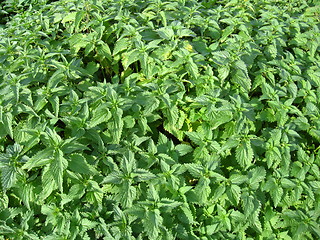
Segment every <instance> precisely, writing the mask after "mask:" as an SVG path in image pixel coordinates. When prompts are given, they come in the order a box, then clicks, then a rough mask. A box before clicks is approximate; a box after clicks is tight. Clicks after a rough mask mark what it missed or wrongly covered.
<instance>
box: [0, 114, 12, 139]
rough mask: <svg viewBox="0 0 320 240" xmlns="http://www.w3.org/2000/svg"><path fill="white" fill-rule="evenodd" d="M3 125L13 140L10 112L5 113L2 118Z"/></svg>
mask: <svg viewBox="0 0 320 240" xmlns="http://www.w3.org/2000/svg"><path fill="white" fill-rule="evenodd" d="M2 121H3V125H4V128H5V131H6V132H7V134H9V136H10V137H11V138H12V139H13V130H12V123H13V116H12V114H11V113H10V112H7V113H5V114H4V116H2Z"/></svg>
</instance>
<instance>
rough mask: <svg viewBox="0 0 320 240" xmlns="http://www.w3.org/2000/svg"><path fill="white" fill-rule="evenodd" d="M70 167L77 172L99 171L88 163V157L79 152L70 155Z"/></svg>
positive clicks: (89, 173) (93, 172)
mask: <svg viewBox="0 0 320 240" xmlns="http://www.w3.org/2000/svg"><path fill="white" fill-rule="evenodd" d="M68 168H69V169H70V170H72V171H74V172H76V173H82V174H88V175H93V174H95V173H97V171H96V170H95V169H94V168H93V167H92V166H90V165H89V164H88V163H87V161H86V159H85V158H84V157H83V156H82V155H81V154H77V153H74V154H72V155H70V161H69V163H68Z"/></svg>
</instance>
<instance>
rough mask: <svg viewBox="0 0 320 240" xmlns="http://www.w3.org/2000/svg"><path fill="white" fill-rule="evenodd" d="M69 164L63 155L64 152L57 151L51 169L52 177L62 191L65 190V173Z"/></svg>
mask: <svg viewBox="0 0 320 240" xmlns="http://www.w3.org/2000/svg"><path fill="white" fill-rule="evenodd" d="M67 166H68V161H67V159H65V158H64V157H63V153H62V152H61V151H59V152H56V153H55V154H54V158H53V159H52V161H51V164H50V171H51V173H52V178H53V179H54V181H55V182H56V184H57V186H58V188H59V190H60V191H61V192H63V186H62V183H63V174H64V171H65V169H66V168H67Z"/></svg>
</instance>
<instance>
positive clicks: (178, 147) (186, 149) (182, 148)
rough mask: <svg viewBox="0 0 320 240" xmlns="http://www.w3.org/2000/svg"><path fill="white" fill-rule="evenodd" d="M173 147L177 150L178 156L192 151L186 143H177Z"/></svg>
mask: <svg viewBox="0 0 320 240" xmlns="http://www.w3.org/2000/svg"><path fill="white" fill-rule="evenodd" d="M175 149H176V150H177V151H178V153H179V156H184V155H186V154H188V153H190V152H192V151H193V148H192V147H191V146H190V145H188V144H178V145H176V147H175Z"/></svg>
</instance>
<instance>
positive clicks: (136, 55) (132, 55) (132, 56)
mask: <svg viewBox="0 0 320 240" xmlns="http://www.w3.org/2000/svg"><path fill="white" fill-rule="evenodd" d="M139 59H140V52H139V50H137V49H134V50H131V51H130V52H128V53H126V54H124V56H123V58H122V65H123V68H124V69H127V68H128V67H129V66H130V65H131V64H132V63H134V62H136V61H138V60H139Z"/></svg>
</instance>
